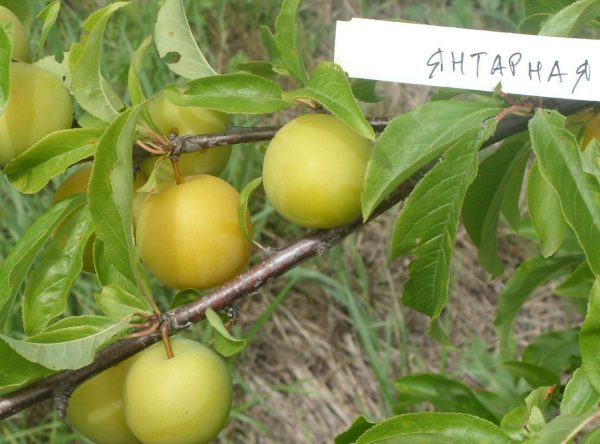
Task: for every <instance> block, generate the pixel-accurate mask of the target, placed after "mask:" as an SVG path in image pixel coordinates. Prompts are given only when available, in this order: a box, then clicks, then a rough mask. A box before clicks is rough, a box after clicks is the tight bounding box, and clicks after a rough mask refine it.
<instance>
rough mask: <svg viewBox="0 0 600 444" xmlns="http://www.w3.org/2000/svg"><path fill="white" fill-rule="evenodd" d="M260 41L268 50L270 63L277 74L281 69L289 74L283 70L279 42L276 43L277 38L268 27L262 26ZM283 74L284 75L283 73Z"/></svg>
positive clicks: (286, 72)
mask: <svg viewBox="0 0 600 444" xmlns="http://www.w3.org/2000/svg"><path fill="white" fill-rule="evenodd" d="M259 29H260V39H261V41H262V43H263V45H264V47H265V49H266V50H267V54H268V56H269V61H270V62H271V63H272V64H273V65H274V68H275V67H276V68H275V69H276V70H277V72H279V71H280V68H281V69H284V70H285V74H289V72H288V71H287V70H286V69H285V68H283V61H282V60H281V54H279V49H278V48H277V42H276V41H275V36H274V35H273V33H272V32H271V30H270V29H269V27H268V26H267V25H260V28H259ZM282 74H283V73H282Z"/></svg>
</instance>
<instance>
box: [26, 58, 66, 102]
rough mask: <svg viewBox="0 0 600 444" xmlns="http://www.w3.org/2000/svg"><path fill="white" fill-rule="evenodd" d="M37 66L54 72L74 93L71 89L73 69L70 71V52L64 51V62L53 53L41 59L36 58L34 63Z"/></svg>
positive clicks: (51, 72)
mask: <svg viewBox="0 0 600 444" xmlns="http://www.w3.org/2000/svg"><path fill="white" fill-rule="evenodd" d="M34 65H35V66H37V67H39V68H42V69H43V70H45V71H47V72H48V73H50V74H52V75H53V76H54V77H56V78H57V79H58V80H59V81H60V82H61V83H62V84H63V85H64V86H65V88H67V90H69V92H71V93H72V89H71V83H72V79H71V71H69V53H68V52H64V53H63V59H62V62H59V61H58V60H56V57H55V56H53V55H49V56H46V57H44V58H41V59H39V60H36V62H35V63H34Z"/></svg>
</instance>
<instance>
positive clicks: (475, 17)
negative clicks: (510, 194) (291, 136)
mask: <svg viewBox="0 0 600 444" xmlns="http://www.w3.org/2000/svg"><path fill="white" fill-rule="evenodd" d="M66 3H67V2H65V4H63V7H62V10H61V14H60V17H59V21H58V23H57V25H56V26H55V27H54V28H53V30H52V31H51V32H50V34H49V37H48V40H47V51H46V55H48V54H61V53H62V52H63V51H67V50H68V49H69V46H70V43H71V42H73V41H76V40H77V39H78V38H79V35H80V24H81V22H82V19H84V18H85V16H86V15H87V14H88V13H89V12H90V11H91V9H90V8H91V6H92V5H104V4H107V3H108V2H106V1H90V0H88V1H81V2H75V1H74V2H69V3H70V4H72V5H73V6H72V7H71V6H68V5H67V4H66ZM136 3H137V5H135V4H134V5H131V6H130V7H128V8H125V9H123V10H122V11H119V12H118V13H117V14H115V16H114V17H113V18H112V19H111V21H110V22H109V25H108V27H107V31H106V44H105V48H104V58H103V66H102V71H103V74H104V75H105V77H106V78H107V80H108V81H109V83H111V85H112V86H113V87H114V88H115V90H116V91H117V92H118V93H119V94H120V95H121V96H122V97H124V98H127V95H126V79H127V69H128V64H129V59H130V57H131V53H132V52H133V51H134V50H135V48H137V46H138V45H139V44H140V42H141V41H142V40H143V39H144V37H145V36H147V35H149V34H151V33H152V27H153V24H154V20H155V17H156V12H157V9H158V3H157V2H156V1H154V0H137V1H136ZM354 3H355V4H356V5H357V11H358V12H360V13H361V14H362V16H365V17H370V16H372V14H379V15H381V14H382V12H381V11H385V10H386V7H387V6H393V3H394V2H381V1H376V0H360V1H356V2H354ZM447 3H450V4H451V6H448V5H447ZM32 4H33V5H34V10H36V11H37V10H39V9H40V8H41V7H42V6H43V5H44V4H46V2H45V1H44V0H33V1H32ZM279 5H280V2H279V1H275V0H259V1H251V0H236V1H234V0H229V1H222V0H203V1H187V2H186V8H187V14H188V18H189V19H190V21H191V22H192V29H193V31H194V34H195V36H196V38H197V40H198V41H199V44H200V47H201V49H202V50H203V51H204V52H205V54H206V55H207V58H208V59H209V61H210V62H211V63H212V64H213V66H215V67H216V68H217V69H218V70H220V71H222V72H227V71H232V70H234V69H235V66H236V64H237V62H239V61H243V60H249V59H256V58H257V57H258V55H260V54H264V50H263V49H262V48H261V47H260V43H259V34H258V33H257V32H256V30H257V28H258V26H259V25H260V24H267V25H269V26H271V27H273V23H274V19H275V17H276V14H277V10H278V7H279ZM319 7H320V6H319V3H318V2H312V3H311V2H306V5H305V6H304V7H303V10H302V14H303V17H304V18H306V17H309V18H310V20H306V22H305V23H304V26H303V28H304V31H303V35H304V36H306V39H304V40H303V42H304V44H305V48H304V52H305V54H307V56H310V57H318V58H323V57H330V56H331V54H324V53H323V49H322V47H321V46H320V45H321V43H320V42H323V41H325V42H329V45H330V46H331V44H332V42H330V41H329V40H330V39H331V37H332V36H333V33H332V24H331V23H323V22H322V21H321V20H322V19H321V18H320V10H319ZM522 15H523V11H522V2H521V1H518V0H479V1H475V2H472V1H468V0H461V1H455V2H446V1H443V2H442V1H434V0H432V1H429V2H416V1H415V2H412V3H409V4H408V5H407V6H406V7H405V8H404V9H403V14H402V17H396V18H402V19H405V20H412V21H417V22H427V23H432V24H442V25H453V26H468V27H471V26H472V27H485V28H489V29H502V30H509V31H510V30H514V29H515V27H516V25H517V24H518V22H519V20H520V18H521V17H522ZM378 18H394V17H387V16H385V17H378ZM38 34H39V26H38V25H34V28H33V31H32V41H36V40H37V35H38ZM34 49H35V48H34ZM311 65H312V62H311V63H309V66H311ZM141 81H142V84H143V87H144V89H145V91H146V93H147V94H148V95H149V96H151V95H152V94H154V93H155V92H156V91H159V90H160V89H161V88H162V87H164V86H165V85H167V84H169V83H171V82H173V81H175V76H174V75H173V74H172V73H170V72H169V71H168V70H167V69H166V67H165V65H164V64H162V63H161V62H160V60H159V58H158V55H157V54H156V53H155V52H154V51H151V52H149V54H148V56H147V57H146V59H145V61H144V72H143V74H142V77H141ZM233 123H235V124H242V123H243V124H244V125H259V124H261V121H260V120H259V119H258V118H254V117H252V118H234V120H233ZM262 157H263V154H262V151H261V149H260V146H257V145H255V144H251V145H248V144H246V145H242V146H240V147H236V148H235V149H234V155H233V157H232V160H231V161H230V164H229V165H228V167H227V169H226V171H225V172H224V173H223V176H224V177H225V178H226V179H227V180H228V181H229V182H231V183H232V184H233V185H234V186H235V187H236V188H237V189H241V188H243V186H244V185H245V184H246V183H248V182H249V181H250V180H252V179H254V178H255V177H258V176H260V175H261V164H262ZM61 180H62V178H57V179H56V180H55V181H53V182H52V183H51V184H50V185H49V186H48V187H47V188H46V189H44V190H42V191H41V192H40V193H38V194H37V195H35V196H24V195H21V194H19V193H18V192H17V191H15V190H14V189H13V188H11V187H10V185H9V184H8V183H7V181H6V179H5V178H4V176H0V232H1V233H2V242H0V260H2V259H4V258H5V257H6V255H7V254H8V253H9V252H10V250H11V248H12V246H13V244H14V242H15V240H16V239H18V238H19V237H20V236H21V235H22V234H23V232H24V231H25V230H26V229H27V228H28V227H29V226H30V225H31V223H32V222H33V221H34V220H35V219H36V218H37V217H38V216H39V215H40V214H41V213H42V212H43V211H44V210H45V209H46V208H47V207H48V206H49V205H50V202H51V199H52V194H53V191H54V190H55V188H56V185H57V184H58V183H60V181H61ZM251 210H252V214H253V222H254V232H255V236H256V238H257V239H259V240H260V242H261V243H264V244H267V245H270V244H271V243H272V241H273V239H287V240H291V239H294V238H296V237H298V236H299V235H301V234H302V233H303V230H301V229H299V228H297V227H294V226H291V225H290V224H289V223H287V222H285V221H284V220H283V219H281V218H280V217H279V216H277V215H275V214H274V211H273V208H272V207H271V206H270V205H269V204H268V203H267V202H266V201H265V199H264V194H263V193H262V192H257V193H256V196H255V198H253V200H252V202H251ZM257 259H259V258H257ZM285 279H287V281H285V282H286V284H285V285H283V286H282V287H281V289H280V290H279V291H277V294H276V295H275V297H274V299H273V300H272V302H271V304H270V305H269V306H268V309H267V310H265V311H264V312H263V314H262V315H261V316H260V317H259V318H258V319H257V320H256V322H255V323H254V324H253V325H252V326H251V327H250V328H249V329H248V330H247V331H246V332H245V335H246V336H247V337H248V339H249V343H250V344H249V347H252V344H253V339H254V338H255V337H256V336H257V335H260V333H261V331H262V329H263V328H264V326H265V325H266V324H267V323H269V322H270V321H271V320H272V317H273V316H275V315H276V312H277V309H278V307H279V306H280V304H282V303H284V300H285V298H286V296H288V295H289V294H290V292H293V291H295V289H297V288H300V287H302V286H303V285H306V284H307V283H312V284H317V286H318V287H319V288H320V295H319V297H324V298H329V300H330V301H331V302H332V303H336V304H339V305H340V306H341V307H343V308H344V309H345V311H346V312H347V314H348V316H349V318H350V319H351V322H352V324H353V326H354V328H355V330H356V332H357V336H358V338H359V340H360V344H361V346H362V348H363V351H364V354H365V356H366V359H367V360H368V362H369V365H370V367H371V368H372V371H373V375H374V378H375V379H376V381H377V383H378V386H379V389H380V399H381V401H380V408H379V411H378V412H371V411H367V410H366V408H365V409H363V408H361V411H362V412H363V413H364V414H366V415H367V416H373V415H381V414H388V413H390V412H391V411H392V408H393V404H394V390H393V378H392V376H393V375H394V376H401V375H405V374H408V373H409V372H410V371H414V370H415V368H414V367H415V366H416V367H417V369H419V368H423V367H424V363H423V362H422V359H421V357H420V353H419V350H418V349H416V348H415V346H414V345H413V344H412V343H411V340H410V339H409V334H408V331H407V327H406V325H405V323H404V318H403V316H402V312H401V310H400V307H399V303H398V301H397V300H396V301H395V302H394V303H393V304H392V305H391V306H390V307H389V310H388V311H387V315H386V316H385V317H384V318H381V317H380V316H378V315H377V314H376V313H375V311H374V309H373V303H372V299H371V296H372V295H371V292H372V284H371V282H369V273H368V270H367V268H366V265H365V263H364V260H363V257H362V256H361V252H360V251H359V250H358V247H357V244H356V241H355V239H354V238H350V239H349V240H347V241H345V243H344V245H343V246H336V247H334V248H333V249H332V251H330V252H329V253H328V255H327V257H326V258H319V259H316V261H313V262H311V263H309V264H307V265H304V266H301V267H299V268H297V269H295V270H292V271H291V272H290V273H288V274H287V276H286V278H285ZM389 280H390V289H389V290H390V291H394V288H392V284H391V281H392V279H391V277H390V279H389ZM97 290H98V285H97V283H96V281H95V278H94V277H93V276H92V275H83V276H82V278H81V279H79V280H78V281H77V283H76V285H75V288H74V290H73V297H72V298H71V300H70V305H69V313H73V314H77V313H82V312H90V311H93V310H94V307H93V303H92V302H91V301H92V294H93V293H94V292H95V291H97ZM153 290H154V292H155V295H156V297H157V299H158V300H159V302H160V303H161V305H162V306H163V307H167V306H168V305H169V303H170V300H171V298H172V297H173V295H174V291H172V290H167V289H165V288H164V287H162V286H161V285H159V284H157V283H156V282H154V286H153ZM20 328H21V326H20V313H19V312H18V310H17V309H15V310H14V313H13V315H12V316H11V318H10V322H9V323H8V326H7V331H8V332H9V333H15V332H18V331H19V330H20ZM187 334H189V335H191V336H193V337H195V338H197V339H202V340H208V339H209V336H208V335H209V329H208V328H207V327H206V325H205V324H203V323H201V324H198V325H197V326H195V327H193V328H192V329H191V330H190V331H189V332H188V333H187ZM392 348H395V349H397V350H399V356H400V360H399V362H392V361H391V358H390V357H391V356H392V353H391V351H392ZM410 355H413V356H415V358H414V361H413V363H412V364H411V362H410V360H409V356H410ZM238 363H239V364H240V365H246V364H248V363H247V361H245V357H244V355H242V356H240V357H239V358H236V359H235V360H234V362H233V364H232V369H233V370H234V371H235V365H237V364H238ZM234 378H235V381H236V387H238V389H239V390H241V391H242V392H243V393H244V395H245V396H244V398H245V399H246V401H245V402H244V403H241V404H238V405H236V406H235V407H234V411H233V414H232V416H233V418H234V419H235V420H236V421H239V422H241V423H244V424H246V425H247V426H248V427H250V428H251V429H253V430H255V431H257V432H258V433H260V434H263V435H264V436H266V437H268V436H269V434H270V431H269V426H268V425H267V424H263V423H262V422H261V421H260V420H259V419H256V418H255V417H253V416H250V415H249V414H248V411H249V410H250V409H251V408H253V407H256V406H259V407H260V408H261V409H263V410H265V411H268V410H269V408H270V407H269V403H268V400H266V399H265V397H264V394H262V393H257V392H255V391H254V390H253V389H252V388H251V387H250V386H249V385H248V384H246V383H245V381H243V380H242V379H241V378H239V377H238V376H237V375H235V376H234ZM304 382H305V381H296V382H295V383H292V384H283V385H276V386H273V387H270V389H272V390H277V391H280V392H282V393H286V392H290V391H294V392H298V391H303V390H305V389H304ZM356 402H357V403H358V404H360V401H359V400H358V399H357V400H356ZM291 408H293V407H292V406H290V409H291ZM32 415H33V414H32V413H20V414H18V415H15V416H14V417H13V418H11V419H9V420H7V421H3V422H2V423H0V442H2V443H5V442H6V443H15V444H21V443H28V442H51V443H67V442H73V441H74V440H78V441H80V442H88V441H86V440H85V438H82V437H81V436H80V435H79V434H77V433H76V432H72V431H71V430H70V428H69V427H68V426H67V425H65V424H64V423H63V422H62V420H61V419H60V418H58V417H57V416H56V414H49V415H47V414H46V415H45V416H44V415H43V416H42V417H41V418H37V419H36V420H35V421H34V423H33V424H32V423H31V421H32ZM303 427H305V428H306V425H304V426H303V425H302V424H298V429H299V430H301V429H302V428H303ZM304 433H305V435H306V436H307V437H310V436H311V434H310V430H307V429H305V430H304ZM307 439H308V438H307Z"/></svg>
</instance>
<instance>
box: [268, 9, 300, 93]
mask: <svg viewBox="0 0 600 444" xmlns="http://www.w3.org/2000/svg"><path fill="white" fill-rule="evenodd" d="M299 6H300V0H283V2H282V3H281V10H280V11H279V15H278V16H277V19H276V20H275V43H276V44H277V49H278V51H279V56H280V57H281V61H282V63H283V65H284V66H285V67H286V68H287V69H288V70H289V72H290V74H291V75H293V76H294V77H296V78H297V79H298V80H300V81H301V82H302V83H306V81H307V78H308V76H307V74H306V68H305V66H304V62H303V61H302V57H301V55H300V48H299V38H298V8H299Z"/></svg>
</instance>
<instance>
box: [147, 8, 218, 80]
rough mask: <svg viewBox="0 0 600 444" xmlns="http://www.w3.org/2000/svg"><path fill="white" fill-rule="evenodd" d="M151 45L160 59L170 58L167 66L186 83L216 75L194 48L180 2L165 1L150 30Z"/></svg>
mask: <svg viewBox="0 0 600 444" xmlns="http://www.w3.org/2000/svg"><path fill="white" fill-rule="evenodd" d="M154 42H155V43H156V48H157V49H158V55H159V56H160V57H161V58H171V57H172V58H174V59H177V60H176V61H173V62H169V61H167V66H168V67H169V69H170V70H171V71H173V72H174V73H175V74H178V75H180V76H181V77H185V78H186V79H198V78H200V77H206V76H212V75H214V74H216V72H215V70H214V69H213V68H212V67H211V66H210V64H209V63H208V61H207V60H206V58H205V57H204V54H202V51H200V48H199V47H198V44H197V43H196V41H195V40H194V36H193V34H192V30H191V29H190V25H189V23H188V21H187V17H186V16H185V9H184V7H183V1H182V0H166V1H165V3H164V4H163V6H162V7H161V8H160V10H159V11H158V17H157V19H156V24H155V26H154Z"/></svg>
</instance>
